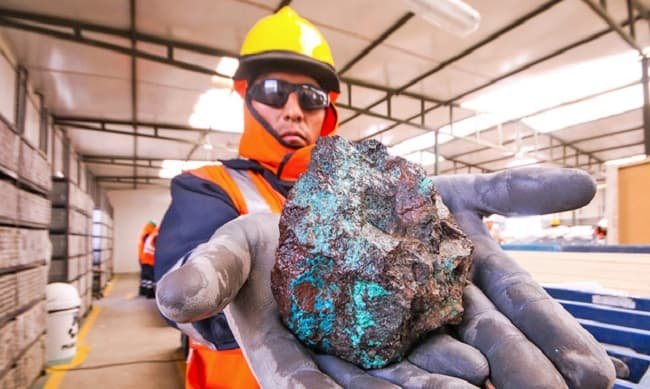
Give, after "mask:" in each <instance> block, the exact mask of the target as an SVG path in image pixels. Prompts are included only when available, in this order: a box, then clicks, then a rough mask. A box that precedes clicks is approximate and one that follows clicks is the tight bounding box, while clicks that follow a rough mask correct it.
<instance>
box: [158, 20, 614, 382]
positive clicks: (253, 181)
mask: <svg viewBox="0 0 650 389" xmlns="http://www.w3.org/2000/svg"><path fill="white" fill-rule="evenodd" d="M234 79H235V89H236V90H237V91H238V92H239V93H240V94H241V96H242V97H243V99H244V102H245V107H244V132H243V135H242V137H241V143H240V146H239V154H240V158H238V159H234V160H227V161H221V163H220V164H217V165H213V166H208V167H203V168H200V169H197V170H194V171H191V172H187V173H184V174H182V175H180V176H177V177H176V178H174V180H173V181H172V189H171V191H172V204H171V205H170V208H169V209H168V211H167V213H166V215H165V218H164V220H163V222H162V225H161V230H160V235H159V239H158V247H157V251H156V279H157V280H159V281H158V292H157V303H158V307H159V309H160V311H161V313H162V314H163V315H164V316H165V317H166V318H167V319H168V320H169V321H170V322H171V323H172V324H173V325H175V326H176V327H178V328H179V329H181V330H182V331H183V332H184V333H186V334H188V335H189V336H190V337H191V338H192V341H191V344H192V346H191V351H190V355H189V357H188V368H187V375H186V386H187V387H191V388H253V387H257V386H258V385H261V386H262V387H269V388H286V387H304V388H321V387H338V385H341V386H344V387H379V388H386V387H395V386H394V385H400V386H408V387H445V385H456V386H454V387H472V386H471V384H470V383H472V384H474V385H482V384H483V383H484V382H485V381H486V379H487V377H488V375H489V376H490V378H491V379H492V380H493V381H494V382H495V383H496V384H497V386H500V385H499V384H503V383H504V382H510V383H511V385H510V386H511V387H525V386H517V383H518V382H520V381H521V382H522V383H529V384H530V383H535V384H538V385H539V387H565V386H566V385H567V383H568V384H569V386H571V387H576V388H587V387H589V388H594V387H606V386H607V385H611V383H612V382H613V368H612V365H611V363H610V361H609V360H608V359H607V356H606V354H605V352H604V350H603V349H602V348H601V347H600V346H599V345H598V344H597V342H596V341H595V340H594V339H593V338H590V337H589V335H588V334H587V333H586V332H585V331H584V330H582V329H581V328H580V326H579V325H578V324H577V322H575V320H573V318H572V317H571V316H570V315H569V314H568V313H567V312H565V311H558V309H557V308H556V306H555V305H552V304H553V303H554V302H553V301H552V299H551V298H550V297H549V296H548V295H546V294H545V292H544V291H543V290H542V289H541V287H539V285H538V284H536V283H534V281H532V278H530V276H528V275H527V273H525V272H524V271H523V270H521V269H520V268H519V267H518V266H517V265H516V264H515V263H514V262H513V261H512V260H510V259H509V258H507V256H505V254H504V253H503V252H502V251H501V250H500V248H499V246H498V245H496V244H494V242H493V241H492V240H490V238H489V235H487V232H486V230H485V228H484V226H483V223H482V221H481V216H483V215H487V214H490V213H499V214H504V215H515V214H526V213H533V212H538V213H539V212H540V211H542V212H545V213H547V212H559V211H562V210H565V209H570V208H571V207H574V208H575V207H578V206H582V205H583V204H586V202H588V200H589V199H591V197H592V196H593V194H594V185H593V181H592V180H591V179H590V178H589V177H588V176H586V175H585V174H584V173H580V172H578V171H575V170H570V171H559V170H539V169H537V170H535V169H529V170H525V169H523V170H520V171H519V172H518V173H517V174H514V175H504V174H501V175H495V176H481V175H463V176H454V177H440V178H438V179H437V180H436V184H437V188H438V190H439V191H440V193H441V195H442V196H443V199H444V200H445V201H446V202H447V204H448V205H449V208H450V210H451V211H452V212H453V213H454V214H455V215H456V217H457V219H458V222H459V224H460V225H461V227H463V229H464V231H465V232H466V233H467V235H468V236H469V237H470V238H471V239H472V240H473V241H474V243H475V245H476V251H475V253H476V260H475V275H474V281H475V282H476V285H477V286H478V288H474V287H472V288H471V289H469V290H468V292H467V293H466V295H467V296H469V297H468V299H467V301H466V304H465V310H466V313H467V312H470V313H472V312H474V313H475V319H473V320H471V321H470V322H468V323H464V324H465V327H462V328H465V329H466V331H467V333H466V334H467V336H466V337H463V341H465V342H467V343H472V344H473V346H470V345H469V344H467V343H464V342H462V341H459V340H457V339H455V338H453V337H451V336H450V335H447V334H445V333H439V334H434V335H432V336H431V337H430V338H428V339H427V340H425V341H423V342H422V344H420V345H419V346H417V347H416V348H415V349H414V350H413V351H412V353H411V354H410V355H409V356H408V358H407V359H405V360H404V361H402V362H400V363H398V364H395V365H392V366H389V367H387V368H384V369H379V370H369V371H363V370H361V369H360V368H358V367H356V366H354V365H351V364H350V363H347V362H345V361H343V360H341V359H338V358H336V357H334V356H325V355H319V354H318V353H312V352H309V351H307V350H306V349H305V348H304V347H303V346H302V345H301V344H300V342H299V341H298V340H296V338H295V337H293V335H291V334H290V333H289V332H288V330H287V329H286V328H285V327H283V325H282V324H281V322H280V319H279V314H278V310H277V306H276V305H275V302H274V300H273V297H272V294H271V289H270V269H271V267H272V265H273V262H274V252H275V248H276V247H277V243H278V215H277V214H278V213H279V212H280V210H281V209H282V206H283V203H284V199H285V196H286V195H287V193H288V190H289V189H290V188H291V187H292V185H293V183H294V182H295V181H296V180H297V178H298V177H299V176H300V174H301V173H302V172H304V171H305V170H306V168H307V164H308V162H309V160H310V153H311V150H312V147H313V145H314V143H315V141H316V139H317V138H318V137H320V136H330V135H332V134H333V132H334V131H335V129H336V125H337V114H336V108H335V102H336V98H337V96H338V92H339V81H338V78H337V76H336V73H335V70H334V62H333V60H332V56H331V52H330V49H329V46H328V45H327V43H326V42H325V40H324V39H323V36H322V35H321V34H320V32H319V31H318V30H317V29H316V28H315V27H314V26H313V25H312V24H311V23H310V22H309V21H307V20H305V19H303V18H301V17H300V16H298V15H297V14H296V13H295V12H294V11H293V10H292V9H291V8H289V7H284V8H282V9H281V10H280V11H278V12H277V13H276V14H274V15H270V16H267V17H265V18H263V19H261V20H260V21H259V22H258V23H257V24H255V26H253V28H252V29H251V30H250V31H249V33H248V35H247V36H246V38H245V40H244V43H243V46H242V49H241V57H240V67H239V69H238V70H237V73H236V74H235V76H234ZM522 182H524V183H525V185H519V184H520V183H522ZM556 186H557V187H563V188H566V192H563V193H557V191H555V192H553V191H547V189H548V188H549V187H556ZM531 191H532V192H531ZM535 191H540V192H541V191H543V192H542V193H547V192H550V194H549V195H547V196H545V198H544V199H543V200H541V201H534V202H531V198H530V197H531V193H535ZM244 214H248V215H245V216H241V215H244ZM215 231H216V232H215ZM213 234H214V235H213ZM509 275H512V277H510V276H509ZM501 276H503V277H505V279H506V280H507V281H512V280H517V281H519V283H517V284H515V285H514V286H512V288H513V289H512V292H513V293H515V295H514V296H513V297H511V298H512V299H517V298H519V297H521V298H519V299H518V300H516V301H514V303H516V306H517V307H518V306H519V304H521V303H526V302H527V301H530V302H531V304H533V302H535V301H538V302H541V303H542V304H541V305H540V307H541V308H540V310H539V311H537V312H531V314H530V315H529V316H527V317H525V318H522V317H517V312H513V311H512V307H509V306H506V305H507V303H506V302H502V301H501V300H498V299H497V300H496V301H495V297H498V296H499V295H505V294H507V293H508V292H507V291H505V290H503V289H500V290H497V289H495V288H494V285H501V284H503V283H504V282H505V281H503V280H501V279H500V278H499V277H501ZM513 277H514V278H513ZM493 281H494V282H493ZM492 282H493V283H494V285H493V284H492ZM521 286H523V287H525V288H524V289H525V290H524V291H523V293H522V294H521V295H517V294H516V289H517V288H519V287H521ZM485 295H488V296H490V298H491V299H492V300H493V301H495V303H496V304H497V306H496V307H495V306H494V305H492V303H490V302H489V301H490V300H489V299H488V298H487V297H486V296H485ZM517 296H519V297H517ZM526 299H529V300H526ZM549 304H551V305H549ZM524 305H525V306H526V307H528V305H527V304H524ZM533 305H534V304H533ZM534 306H536V307H537V305H534ZM549 306H550V308H548V307H549ZM528 308H529V307H528ZM223 309H225V311H226V314H225V315H224V313H223V312H222V310H223ZM477 312H478V313H485V314H484V315H483V314H481V315H479V314H476V313H477ZM511 321H512V323H511ZM574 324H575V325H574ZM520 331H521V332H520ZM544 331H545V332H544ZM537 332H538V333H537ZM514 333H516V334H519V336H518V337H517V338H516V341H517V343H516V344H515V343H512V344H510V343H509V342H511V341H512V340H513V339H514V338H513V334H514ZM522 333H523V334H526V335H523V334H522ZM540 334H541V335H543V334H549V335H550V338H548V337H545V336H541V335H540ZM553 335H555V336H553ZM527 336H529V338H530V339H533V340H532V341H529V340H528V338H527ZM557 341H560V342H563V344H562V346H561V350H559V349H557ZM533 342H534V343H533ZM520 343H525V344H527V347H528V348H527V349H526V350H527V351H526V352H525V353H524V355H519V354H518V353H517V352H511V351H512V350H515V351H516V350H518V349H517V347H519V346H518V345H519V344H520ZM488 344H490V345H496V346H495V347H497V346H500V348H498V347H497V348H496V349H498V350H505V351H504V352H501V351H499V352H498V353H494V352H490V351H489V350H488V349H486V348H485V347H484V346H485V345H488ZM481 348H482V349H481ZM479 349H481V351H479ZM554 350H555V351H554ZM488 361H489V364H488ZM550 361H553V363H551V362H550ZM432 373H436V374H432ZM522 377H524V378H525V379H526V380H525V381H523V380H522ZM585 377H587V378H585ZM565 381H566V383H565ZM447 387H449V386H447Z"/></svg>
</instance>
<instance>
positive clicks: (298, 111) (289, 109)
mask: <svg viewBox="0 0 650 389" xmlns="http://www.w3.org/2000/svg"><path fill="white" fill-rule="evenodd" d="M282 109H283V115H284V118H285V119H287V120H291V121H301V120H302V119H303V118H304V112H303V111H302V108H300V103H299V102H298V95H297V94H296V93H295V92H291V93H290V94H289V97H288V98H287V102H286V103H285V104H284V107H283V108H282Z"/></svg>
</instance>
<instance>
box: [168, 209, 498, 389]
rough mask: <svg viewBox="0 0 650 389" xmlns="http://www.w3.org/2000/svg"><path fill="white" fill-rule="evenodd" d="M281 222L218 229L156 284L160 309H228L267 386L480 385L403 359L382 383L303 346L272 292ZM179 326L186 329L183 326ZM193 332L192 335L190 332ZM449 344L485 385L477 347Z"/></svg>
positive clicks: (242, 222)
mask: <svg viewBox="0 0 650 389" xmlns="http://www.w3.org/2000/svg"><path fill="white" fill-rule="evenodd" d="M278 223H279V215H273V214H270V213H258V214H251V215H246V216H241V217H239V218H237V219H235V220H233V221H231V222H229V223H227V224H225V225H224V226H222V227H221V228H219V229H218V230H217V232H215V234H214V235H213V236H212V238H211V239H210V240H209V241H208V242H206V243H204V244H202V245H200V246H199V247H197V248H196V250H194V252H193V253H192V255H191V256H190V258H189V259H188V261H187V263H186V264H185V265H184V266H182V267H180V268H178V269H176V270H173V271H171V272H169V273H168V274H167V275H165V276H164V277H163V278H162V279H161V280H160V281H159V282H158V284H157V292H156V298H157V302H158V307H159V308H160V311H161V312H162V313H163V314H164V315H165V316H166V317H167V318H169V319H171V320H173V321H175V322H177V323H188V322H193V321H198V320H202V319H205V318H208V317H211V316H213V315H216V314H217V313H218V312H220V311H221V310H224V311H225V313H226V317H227V318H228V324H229V326H230V329H231V331H232V332H233V335H234V336H235V339H237V343H238V344H239V346H240V347H241V349H242V351H243V353H244V356H245V357H246V360H247V361H248V364H249V366H250V367H251V370H252V371H253V374H254V375H255V378H257V380H258V382H259V383H260V385H262V387H264V388H338V387H340V386H339V385H341V386H344V387H349V388H396V386H395V385H393V384H392V383H390V382H389V381H392V382H398V383H400V384H402V385H404V387H412V388H424V387H430V388H459V389H460V388H476V387H475V386H473V385H471V384H469V383H468V382H466V381H463V380H461V379H458V378H454V377H448V376H444V375H440V374H431V373H429V372H427V371H425V370H423V369H420V368H418V367H416V366H414V365H412V364H410V363H409V362H406V361H405V362H402V363H400V364H398V365H397V366H393V367H390V368H387V369H381V370H377V371H373V372H372V373H374V374H375V375H377V376H378V377H382V378H383V379H382V378H377V377H373V376H371V375H369V374H368V372H366V371H363V370H362V369H360V368H358V367H356V366H354V365H352V364H350V363H347V362H344V361H342V360H340V359H339V358H336V357H332V356H321V355H315V354H314V353H312V352H311V351H309V350H307V349H306V348H305V347H303V346H302V344H301V343H300V341H298V340H297V339H296V338H295V337H294V336H293V335H292V334H291V333H290V332H289V331H288V330H287V329H286V328H285V327H284V326H283V324H282V322H281V319H280V316H279V311H278V308H277V305H276V303H275V300H274V298H273V295H272V294H271V269H272V268H273V264H274V263H275V251H276V248H277V245H278ZM179 327H180V328H181V329H185V328H187V327H185V326H184V325H182V324H181V325H180V326H179ZM188 333H189V335H190V336H191V335H192V333H191V329H190V331H188ZM441 336H442V335H441ZM447 337H448V335H447ZM449 338H450V337H449ZM450 339H451V338H450ZM446 343H455V348H454V347H449V345H448V344H445V345H444V347H441V350H443V349H447V350H448V351H449V355H448V358H452V359H453V358H456V357H455V354H459V355H460V357H459V358H457V359H458V360H459V362H460V363H461V365H463V366H466V367H468V370H471V374H470V375H471V376H475V375H477V374H478V375H480V376H481V377H480V378H479V380H480V381H484V380H485V377H486V376H487V372H488V368H487V361H486V360H485V358H484V357H483V356H482V355H481V353H480V352H479V351H478V350H476V349H474V348H472V347H470V346H467V345H464V344H462V343H460V342H458V341H456V340H451V341H449V340H447V342H446ZM468 350H469V351H468ZM476 361H478V362H476ZM319 364H320V365H321V366H322V367H321V368H322V371H321V370H320V369H319V366H318V365H319ZM323 371H324V372H325V373H323ZM477 371H478V373H477ZM337 382H338V384H337Z"/></svg>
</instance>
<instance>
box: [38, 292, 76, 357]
mask: <svg viewBox="0 0 650 389" xmlns="http://www.w3.org/2000/svg"><path fill="white" fill-rule="evenodd" d="M45 294H46V295H47V362H48V364H49V365H52V364H57V363H64V362H69V361H70V360H71V359H72V358H74V356H75V354H76V353H77V333H78V332H79V307H80V306H81V299H80V298H79V293H77V289H76V288H75V287H74V286H72V285H70V284H66V283H62V282H56V283H53V284H49V285H47V288H46V292H45Z"/></svg>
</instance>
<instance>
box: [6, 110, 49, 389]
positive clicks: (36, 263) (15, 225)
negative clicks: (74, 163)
mask: <svg viewBox="0 0 650 389" xmlns="http://www.w3.org/2000/svg"><path fill="white" fill-rule="evenodd" d="M30 108H31V111H29V112H28V116H34V115H38V114H36V113H35V112H38V110H36V109H35V108H34V106H33V105H32V106H30ZM34 111H35V112H34ZM36 117H37V116H36ZM28 119H29V117H28ZM35 143H37V142H35V141H34V140H31V141H28V140H27V138H26V137H24V136H21V135H19V134H18V133H17V132H16V130H15V127H14V126H13V125H12V124H10V123H9V122H7V121H6V120H5V119H4V118H3V117H2V116H0V193H1V194H2V196H1V197H2V201H0V388H28V387H30V386H31V385H32V384H33V383H34V381H35V380H36V379H37V378H38V377H39V376H40V375H41V373H42V372H43V368H44V365H45V330H46V324H45V323H46V314H47V313H46V304H45V287H46V284H47V269H48V263H49V260H50V241H49V237H48V228H49V225H50V201H49V199H48V197H49V191H50V189H51V180H50V163H49V162H48V159H47V156H46V155H45V154H44V153H43V152H42V151H41V150H40V149H39V146H38V145H35Z"/></svg>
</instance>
